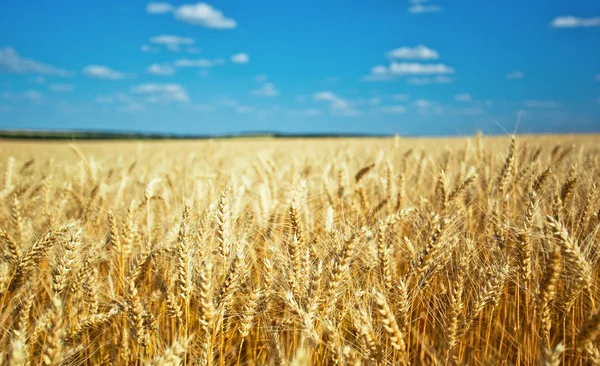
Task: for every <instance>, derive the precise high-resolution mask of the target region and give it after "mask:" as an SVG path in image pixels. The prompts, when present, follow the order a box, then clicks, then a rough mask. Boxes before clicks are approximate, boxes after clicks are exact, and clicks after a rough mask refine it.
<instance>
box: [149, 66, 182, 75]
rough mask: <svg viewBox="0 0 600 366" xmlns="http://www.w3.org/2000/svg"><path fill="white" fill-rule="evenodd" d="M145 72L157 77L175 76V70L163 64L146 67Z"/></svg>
mask: <svg viewBox="0 0 600 366" xmlns="http://www.w3.org/2000/svg"><path fill="white" fill-rule="evenodd" d="M146 72H147V73H149V74H153V75H159V76H171V75H173V74H175V68H173V67H171V66H169V65H165V64H152V65H150V66H148V68H147V69H146Z"/></svg>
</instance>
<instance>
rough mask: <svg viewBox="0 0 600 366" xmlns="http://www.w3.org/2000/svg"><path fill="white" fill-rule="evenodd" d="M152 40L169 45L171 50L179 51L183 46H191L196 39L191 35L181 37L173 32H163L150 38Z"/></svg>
mask: <svg viewBox="0 0 600 366" xmlns="http://www.w3.org/2000/svg"><path fill="white" fill-rule="evenodd" d="M150 42H151V43H154V44H159V45H163V46H165V47H167V49H169V50H170V51H179V50H180V49H181V46H189V45H192V44H194V42H195V41H194V40H193V39H192V38H189V37H179V36H174V35H171V34H162V35H160V36H154V37H152V38H150Z"/></svg>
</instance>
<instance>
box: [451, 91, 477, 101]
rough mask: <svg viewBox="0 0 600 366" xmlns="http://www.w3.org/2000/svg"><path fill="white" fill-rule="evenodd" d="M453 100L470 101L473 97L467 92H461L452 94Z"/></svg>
mask: <svg viewBox="0 0 600 366" xmlns="http://www.w3.org/2000/svg"><path fill="white" fill-rule="evenodd" d="M454 100H455V101H457V102H463V103H464V102H470V101H472V100H473V97H472V96H471V94H467V93H463V94H456V95H455V96H454Z"/></svg>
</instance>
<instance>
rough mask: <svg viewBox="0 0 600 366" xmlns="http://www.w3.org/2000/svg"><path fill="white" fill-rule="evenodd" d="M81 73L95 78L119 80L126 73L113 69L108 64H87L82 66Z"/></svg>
mask: <svg viewBox="0 0 600 366" xmlns="http://www.w3.org/2000/svg"><path fill="white" fill-rule="evenodd" d="M82 72H83V74H84V75H86V76H89V77H91V78H95V79H108V80H119V79H124V78H125V77H126V76H127V75H125V73H123V72H120V71H115V70H113V69H111V68H110V67H108V66H102V65H89V66H86V67H84V68H83V70H82Z"/></svg>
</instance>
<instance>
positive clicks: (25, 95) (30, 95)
mask: <svg viewBox="0 0 600 366" xmlns="http://www.w3.org/2000/svg"><path fill="white" fill-rule="evenodd" d="M0 98H2V99H6V100H12V101H21V100H25V101H28V102H37V101H40V100H41V99H42V98H43V96H42V94H41V93H40V92H38V91H37V90H27V91H24V92H22V93H12V92H6V91H5V92H2V94H0Z"/></svg>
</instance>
